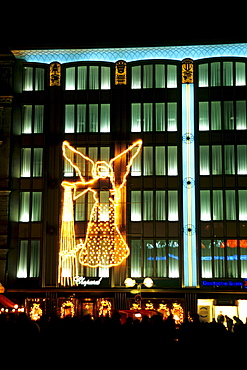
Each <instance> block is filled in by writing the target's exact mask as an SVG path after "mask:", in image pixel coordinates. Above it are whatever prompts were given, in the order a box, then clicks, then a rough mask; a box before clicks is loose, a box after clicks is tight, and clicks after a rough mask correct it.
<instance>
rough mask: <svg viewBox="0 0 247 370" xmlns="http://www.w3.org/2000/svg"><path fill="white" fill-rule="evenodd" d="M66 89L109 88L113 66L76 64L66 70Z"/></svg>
mask: <svg viewBox="0 0 247 370" xmlns="http://www.w3.org/2000/svg"><path fill="white" fill-rule="evenodd" d="M65 71H66V72H65V90H86V89H90V90H99V89H100V90H109V89H110V88H111V68H110V67H107V66H96V65H93V66H85V65H83V66H76V67H67V68H66V70H65Z"/></svg>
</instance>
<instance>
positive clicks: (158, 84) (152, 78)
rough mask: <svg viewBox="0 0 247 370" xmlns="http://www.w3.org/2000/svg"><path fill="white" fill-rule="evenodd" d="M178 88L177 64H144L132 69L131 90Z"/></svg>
mask: <svg viewBox="0 0 247 370" xmlns="http://www.w3.org/2000/svg"><path fill="white" fill-rule="evenodd" d="M165 87H166V88H176V87H177V66H176V65H175V64H168V65H166V64H162V63H160V64H158V63H155V64H144V65H138V66H132V67H131V88H132V89H141V88H143V89H151V88H165Z"/></svg>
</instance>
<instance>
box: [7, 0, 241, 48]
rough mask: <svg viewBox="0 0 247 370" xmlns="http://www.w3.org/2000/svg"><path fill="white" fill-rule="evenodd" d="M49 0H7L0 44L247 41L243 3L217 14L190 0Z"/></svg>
mask: <svg viewBox="0 0 247 370" xmlns="http://www.w3.org/2000/svg"><path fill="white" fill-rule="evenodd" d="M44 4H45V3H42V6H43V7H44V9H43V10H42V9H40V8H41V7H40V6H38V7H34V8H35V9H34V10H33V11H32V9H29V11H27V9H26V8H25V7H23V4H21V5H19V6H20V9H18V8H17V6H18V5H17V6H15V8H14V10H13V9H8V6H6V5H4V7H6V8H7V9H6V12H5V14H6V17H5V16H3V14H4V11H3V12H2V20H3V22H1V25H0V34H1V38H0V47H1V48H9V49H18V48H19V49H22V48H33V49H35V48H94V47H97V48H98V47H128V46H161V45H162V46H165V45H186V44H205V43H207V44H208V43H209V44H210V43H233V42H247V31H246V20H245V19H244V17H245V11H244V10H243V11H242V12H241V9H237V10H236V11H235V10H234V9H220V13H219V14H217V12H216V11H215V9H213V7H212V4H211V7H212V8H209V7H208V8H205V9H204V8H203V6H204V4H201V3H199V4H197V5H196V6H197V7H198V9H197V7H195V8H193V7H191V3H188V4H189V6H190V7H189V8H186V7H185V6H186V5H187V6H188V4H187V3H186V4H184V3H176V4H174V6H172V5H169V6H168V5H167V4H165V5H161V6H160V4H162V3H160V2H157V5H156V7H153V8H152V7H151V5H150V3H146V5H144V8H142V9H140V3H139V2H138V3H134V2H132V3H131V7H130V6H129V7H128V3H127V2H126V3H124V2H122V3H117V2H112V3H109V2H107V5H105V3H100V4H99V3H98V2H97V3H95V2H92V3H86V2H85V3H84V2H83V3H82V4H81V6H78V4H80V3H78V2H75V4H74V3H73V2H71V4H70V6H68V3H66V9H65V8H63V5H62V4H61V3H54V4H53V5H54V6H51V4H50V5H49V6H47V7H46V6H45V5H44ZM56 4H57V6H56ZM83 4H87V5H86V6H85V5H83ZM135 4H136V6H135ZM138 4H139V5H138ZM178 4H180V5H178ZM142 6H143V5H142ZM145 6H146V8H145ZM157 6H158V7H157ZM182 6H183V8H181V10H180V11H179V7H182ZM12 7H13V5H12ZM9 8H10V6H9ZM218 8H219V7H218ZM235 13H236V14H235ZM126 14H128V15H126ZM241 14H243V20H241Z"/></svg>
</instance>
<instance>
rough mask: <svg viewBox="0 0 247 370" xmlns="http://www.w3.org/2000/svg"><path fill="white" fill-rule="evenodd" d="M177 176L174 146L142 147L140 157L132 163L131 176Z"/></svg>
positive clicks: (176, 158) (176, 157)
mask: <svg viewBox="0 0 247 370" xmlns="http://www.w3.org/2000/svg"><path fill="white" fill-rule="evenodd" d="M154 174H155V175H156V176H165V175H166V174H167V175H168V176H177V175H178V154H177V147H176V146H173V145H171V146H167V147H165V146H155V147H152V146H144V147H143V150H142V153H141V155H139V156H138V157H137V158H135V160H134V161H133V164H132V167H131V176H141V175H143V176H153V175H154Z"/></svg>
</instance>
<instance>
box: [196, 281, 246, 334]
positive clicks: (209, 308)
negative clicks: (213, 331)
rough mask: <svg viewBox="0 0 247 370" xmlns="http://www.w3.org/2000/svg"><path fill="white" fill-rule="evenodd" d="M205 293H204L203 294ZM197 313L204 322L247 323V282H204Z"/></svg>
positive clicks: (202, 282)
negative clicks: (238, 321)
mask: <svg viewBox="0 0 247 370" xmlns="http://www.w3.org/2000/svg"><path fill="white" fill-rule="evenodd" d="M202 292H204V293H202ZM197 312H198V314H199V318H200V321H202V322H212V321H215V322H218V323H223V324H224V325H225V326H226V327H227V325H229V321H230V322H232V320H233V323H234V320H235V322H236V319H237V320H241V321H242V322H243V323H246V322H247V280H246V279H239V280H211V279H208V280H202V281H201V291H200V294H199V297H198V300H197Z"/></svg>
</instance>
